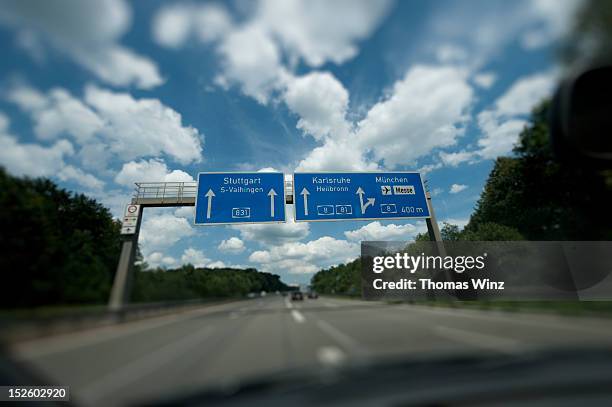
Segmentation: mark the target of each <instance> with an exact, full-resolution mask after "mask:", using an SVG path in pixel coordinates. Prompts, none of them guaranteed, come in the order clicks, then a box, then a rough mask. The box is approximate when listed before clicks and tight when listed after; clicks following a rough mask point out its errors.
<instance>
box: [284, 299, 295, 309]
mask: <svg viewBox="0 0 612 407" xmlns="http://www.w3.org/2000/svg"><path fill="white" fill-rule="evenodd" d="M285 306H286V307H287V308H289V309H291V308H293V304H292V303H291V300H285Z"/></svg>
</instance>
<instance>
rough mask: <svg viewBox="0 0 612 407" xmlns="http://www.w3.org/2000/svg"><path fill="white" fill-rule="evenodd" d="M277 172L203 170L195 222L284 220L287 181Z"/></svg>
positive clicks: (233, 222) (219, 222) (235, 222)
mask: <svg viewBox="0 0 612 407" xmlns="http://www.w3.org/2000/svg"><path fill="white" fill-rule="evenodd" d="M284 181H285V180H284V175H283V174H282V173H278V172H201V173H199V174H198V192H197V195H196V207H195V224H196V225H223V224H237V223H269V222H284V221H285V182H284Z"/></svg>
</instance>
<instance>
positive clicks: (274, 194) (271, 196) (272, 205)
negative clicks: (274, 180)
mask: <svg viewBox="0 0 612 407" xmlns="http://www.w3.org/2000/svg"><path fill="white" fill-rule="evenodd" d="M268 196H269V197H270V217H271V218H273V217H274V197H275V196H276V191H275V190H274V188H270V192H268Z"/></svg>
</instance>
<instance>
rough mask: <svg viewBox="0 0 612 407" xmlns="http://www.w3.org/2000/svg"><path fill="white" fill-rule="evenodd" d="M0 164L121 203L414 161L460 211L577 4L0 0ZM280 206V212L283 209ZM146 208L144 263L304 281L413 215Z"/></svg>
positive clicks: (506, 141) (444, 216)
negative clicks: (264, 216)
mask: <svg viewBox="0 0 612 407" xmlns="http://www.w3.org/2000/svg"><path fill="white" fill-rule="evenodd" d="M0 3H1V5H2V7H0V44H1V45H2V58H1V59H0V73H1V75H0V164H1V165H3V166H4V167H5V168H6V169H8V170H9V171H10V172H11V173H13V174H16V175H29V176H46V177H50V178H52V179H54V180H55V181H57V182H58V183H59V184H60V185H62V186H64V187H66V188H69V189H71V190H75V191H79V192H84V193H86V194H88V195H90V196H93V197H95V198H97V199H99V200H100V201H101V202H103V203H104V204H105V205H106V206H108V207H109V208H110V209H111V210H112V212H113V214H114V215H115V216H120V215H121V213H122V211H123V207H124V205H125V204H126V203H128V202H129V199H130V194H131V191H132V187H133V183H134V182H135V181H191V180H193V177H194V176H195V174H197V173H198V172H199V171H237V170H248V171H256V170H265V169H270V168H273V169H276V170H279V171H284V172H286V173H291V172H293V171H294V170H337V171H340V170H366V169H367V170H420V171H422V173H423V174H424V176H425V177H426V179H427V180H428V182H429V188H430V191H431V192H432V195H433V200H434V201H433V202H434V206H435V209H436V211H437V214H438V217H439V218H440V220H447V221H450V222H453V223H456V224H459V225H463V224H465V223H466V221H467V219H468V218H469V215H470V213H471V211H472V209H473V207H474V204H475V202H476V200H477V198H478V196H479V193H480V191H481V189H482V187H483V184H484V181H485V180H486V177H487V175H488V173H489V171H490V169H491V167H492V163H493V160H494V159H495V157H497V156H500V155H507V154H509V153H510V152H511V148H512V145H513V143H514V142H515V140H516V137H517V135H518V133H519V132H520V131H521V129H522V128H523V126H524V123H525V119H526V117H527V114H528V112H529V110H530V108H531V107H532V106H533V105H534V104H536V103H537V102H538V101H539V100H541V99H542V98H544V97H546V96H548V95H550V93H551V91H552V89H553V87H554V83H555V78H556V77H557V75H558V71H559V68H558V66H557V65H556V60H555V44H557V43H558V41H559V40H560V38H562V37H563V35H565V34H566V32H567V29H568V28H569V27H570V26H571V19H572V15H573V13H574V11H575V8H576V7H577V5H578V2H577V1H556V0H537V1H535V0H534V1H491V0H486V1H485V0H480V1H443V0H441V1H432V2H423V1H402V2H397V3H394V2H392V1H365V0H342V1H327V0H323V1H321V0H311V1H298V0H262V1H247V0H238V1H231V2H195V1H165V2H159V1H140V2H126V1H122V0H96V1H80V0H73V1H69V0H61V1H60V0H55V1H46V2H41V1H34V0H2V1H1V2H0ZM289 212H290V213H291V210H290V211H289ZM192 223H193V209H192V208H180V209H178V210H173V209H150V210H146V211H145V218H144V223H143V227H142V233H141V238H140V244H141V247H142V249H143V252H144V254H145V256H146V259H147V261H148V263H149V264H151V265H153V266H158V265H159V266H164V267H172V266H176V265H179V264H181V263H184V262H190V263H192V264H195V265H197V266H209V267H215V266H222V265H227V266H232V265H234V266H247V265H248V266H254V267H257V268H258V269H260V270H265V271H271V272H275V273H279V274H281V276H282V277H283V279H284V281H286V282H306V281H308V280H309V279H310V277H311V276H312V274H313V273H314V272H316V271H317V270H319V269H320V268H321V267H328V266H331V265H334V264H338V263H341V262H344V261H346V260H350V259H352V258H354V257H356V256H357V255H358V252H359V242H360V241H361V240H366V239H370V240H372V239H377V240H404V239H410V238H411V237H413V236H414V235H415V234H416V233H418V232H421V231H423V230H425V229H424V225H423V223H422V222H403V221H386V222H330V223H322V222H319V223H314V224H308V223H299V224H296V223H294V222H291V221H289V222H288V223H286V224H283V225H270V224H268V225H248V226H231V227H230V226H217V227H206V226H198V227H196V226H193V225H192Z"/></svg>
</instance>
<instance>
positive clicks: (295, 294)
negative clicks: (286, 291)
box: [291, 291, 304, 301]
mask: <svg viewBox="0 0 612 407" xmlns="http://www.w3.org/2000/svg"><path fill="white" fill-rule="evenodd" d="M303 300H304V294H302V292H301V291H291V301H303Z"/></svg>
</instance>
